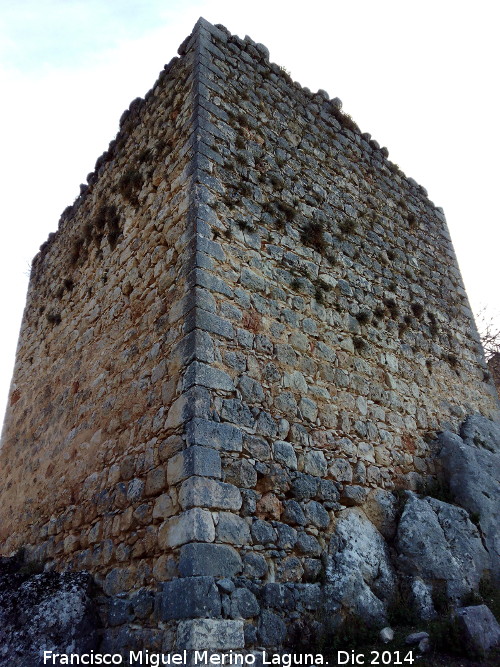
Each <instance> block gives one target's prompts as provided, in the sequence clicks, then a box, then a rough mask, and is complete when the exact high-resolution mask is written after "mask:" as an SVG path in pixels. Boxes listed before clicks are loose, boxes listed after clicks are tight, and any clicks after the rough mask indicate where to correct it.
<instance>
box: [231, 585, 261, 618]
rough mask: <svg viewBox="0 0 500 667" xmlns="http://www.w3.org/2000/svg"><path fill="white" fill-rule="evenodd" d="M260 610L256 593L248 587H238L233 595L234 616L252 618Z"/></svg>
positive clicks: (232, 611) (232, 610)
mask: <svg viewBox="0 0 500 667" xmlns="http://www.w3.org/2000/svg"><path fill="white" fill-rule="evenodd" d="M259 611H260V607H259V603H258V602H257V598H256V597H255V595H254V594H253V593H252V592H251V591H249V590H248V589H247V588H237V589H236V590H235V591H234V592H233V594H232V595H231V616H232V617H233V618H252V617H253V616H257V615H258V613H259Z"/></svg>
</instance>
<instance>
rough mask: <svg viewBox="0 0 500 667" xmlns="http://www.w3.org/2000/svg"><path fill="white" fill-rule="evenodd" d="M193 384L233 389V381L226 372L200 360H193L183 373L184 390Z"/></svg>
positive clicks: (210, 387)
mask: <svg viewBox="0 0 500 667" xmlns="http://www.w3.org/2000/svg"><path fill="white" fill-rule="evenodd" d="M193 385H201V386H202V387H207V388H208V389H222V390H223V391H234V384H233V381H232V380H231V377H230V376H229V375H228V374H227V373H225V372H224V371H221V370H220V369H218V368H213V367H212V366H208V365H207V364H204V363H201V362H200V361H193V362H192V363H191V364H190V365H189V366H188V368H187V370H186V372H185V374H184V378H183V384H182V387H183V389H184V391H185V390H186V389H189V388H190V387H192V386H193Z"/></svg>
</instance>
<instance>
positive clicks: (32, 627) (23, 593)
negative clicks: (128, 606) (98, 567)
mask: <svg viewBox="0 0 500 667" xmlns="http://www.w3.org/2000/svg"><path fill="white" fill-rule="evenodd" d="M91 581H92V580H91V577H90V575H89V574H88V573H86V572H78V573H70V572H67V573H63V574H57V573H55V572H46V573H41V574H35V575H33V574H31V575H30V573H29V570H28V568H27V566H26V565H24V564H22V563H21V562H16V561H15V560H14V559H12V558H2V559H0V666H1V667H4V666H5V667H7V666H8V667H27V665H30V667H38V666H41V665H43V664H44V662H43V652H44V651H53V652H54V653H74V654H81V653H88V652H89V651H91V650H93V649H96V648H97V633H96V615H95V613H94V611H93V606H92V603H91V598H90V595H89V593H90V586H91Z"/></svg>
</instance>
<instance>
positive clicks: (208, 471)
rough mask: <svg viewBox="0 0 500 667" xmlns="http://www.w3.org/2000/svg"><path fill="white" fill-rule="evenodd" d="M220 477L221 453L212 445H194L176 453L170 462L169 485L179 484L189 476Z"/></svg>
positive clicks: (168, 471) (168, 470) (168, 469)
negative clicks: (211, 446) (212, 447)
mask: <svg viewBox="0 0 500 667" xmlns="http://www.w3.org/2000/svg"><path fill="white" fill-rule="evenodd" d="M193 475H199V476H200V477H220V476H221V460H220V454H219V452H217V451H216V450H215V449H211V448H210V447H199V446H198V445H193V446H192V447H188V448H187V449H185V450H183V451H182V452H179V454H176V455H175V456H174V457H173V458H172V459H170V461H169V462H168V468H167V481H168V483H169V485H173V484H177V482H181V481H183V480H184V479H187V478H188V477H191V476H193Z"/></svg>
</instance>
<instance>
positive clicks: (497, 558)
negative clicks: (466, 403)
mask: <svg viewBox="0 0 500 667" xmlns="http://www.w3.org/2000/svg"><path fill="white" fill-rule="evenodd" d="M499 431H500V429H499V427H498V425H497V424H495V423H493V422H491V421H490V420H487V419H484V418H483V417H480V416H478V415H477V416H476V415H475V416H474V417H471V418H469V419H468V420H467V421H466V422H465V424H464V426H463V428H462V430H461V432H462V433H463V434H464V437H466V440H462V438H460V437H459V436H457V435H455V434H453V433H449V432H444V433H442V434H441V435H440V436H439V439H438V442H439V444H440V445H441V452H440V460H441V464H442V466H443V471H444V474H445V476H446V479H447V480H449V485H450V490H451V492H452V494H453V496H454V498H455V499H456V501H457V502H458V503H459V504H460V505H461V506H462V507H465V508H466V509H467V510H468V511H469V512H470V513H471V516H475V517H477V518H478V520H479V526H480V528H481V532H482V534H483V535H484V541H485V545H486V548H487V549H488V553H489V557H490V568H491V571H492V573H493V576H494V577H495V579H496V580H497V581H498V582H500V532H499V530H498V526H499V524H500V440H497V439H496V438H497V435H498V432H499Z"/></svg>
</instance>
